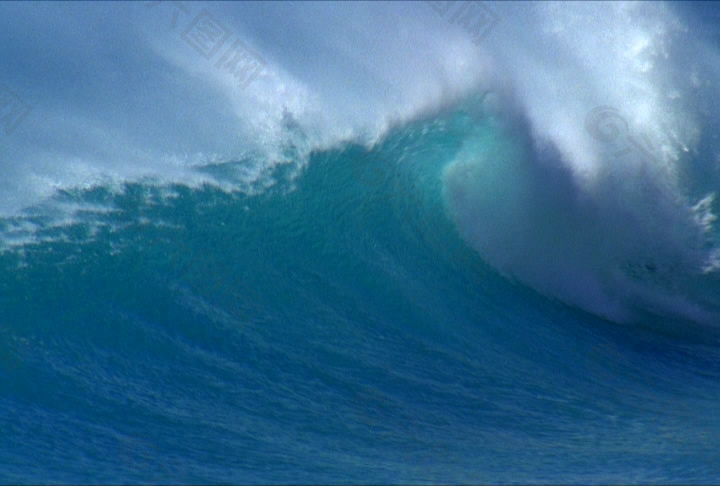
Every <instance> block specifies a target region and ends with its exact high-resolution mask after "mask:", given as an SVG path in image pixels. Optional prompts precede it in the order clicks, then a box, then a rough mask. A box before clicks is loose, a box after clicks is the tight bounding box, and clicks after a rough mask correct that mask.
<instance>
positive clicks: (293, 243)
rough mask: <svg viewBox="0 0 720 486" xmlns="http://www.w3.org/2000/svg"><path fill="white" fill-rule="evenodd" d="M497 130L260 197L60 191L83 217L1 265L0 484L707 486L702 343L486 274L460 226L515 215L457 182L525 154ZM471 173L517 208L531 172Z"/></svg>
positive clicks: (363, 149)
mask: <svg viewBox="0 0 720 486" xmlns="http://www.w3.org/2000/svg"><path fill="white" fill-rule="evenodd" d="M488 123H489V122H488V121H487V119H478V118H474V117H471V116H469V115H468V114H467V113H465V112H463V111H462V110H460V111H453V112H449V113H440V114H436V115H433V116H430V117H428V118H426V119H423V120H418V121H414V122H411V123H407V124H404V125H399V126H397V127H396V128H395V129H394V130H392V131H391V132H390V134H389V135H388V136H387V137H385V138H384V139H383V140H382V141H381V142H380V143H378V144H376V145H375V146H373V147H370V148H368V147H367V146H362V145H355V144H352V143H348V144H345V145H342V146H335V147H334V148H331V149H327V150H322V151H321V150H318V151H315V152H313V153H312V154H311V155H310V157H309V159H308V160H306V161H303V162H302V163H301V161H299V160H296V161H295V163H294V164H289V165H286V166H281V167H279V168H277V169H276V171H275V173H274V174H273V176H274V180H275V183H274V184H273V185H271V186H269V187H263V188H260V189H258V190H257V191H255V192H253V193H251V194H248V193H246V192H240V191H222V190H220V189H219V188H217V187H213V186H209V185H208V186H201V187H191V186H187V185H171V184H160V183H155V182H153V181H150V180H148V181H146V182H136V183H127V184H125V185H123V186H120V187H118V186H112V187H111V186H102V185H100V186H95V187H93V188H91V189H86V190H75V191H63V192H61V193H59V194H57V195H56V196H54V201H53V202H54V206H53V207H62V205H66V206H73V207H80V208H81V209H80V210H78V211H77V212H76V217H75V218H74V219H73V220H72V221H69V222H65V223H63V224H60V223H58V218H57V217H51V216H49V215H48V214H49V213H48V211H49V210H48V211H45V210H41V209H36V210H35V212H34V213H33V212H26V213H25V215H23V216H18V217H15V218H12V219H5V220H3V221H2V222H0V225H2V226H3V230H4V231H7V230H8V228H11V227H12V228H16V227H17V228H22V227H28V228H31V229H32V232H31V233H32V234H33V239H32V240H30V241H27V242H25V243H24V244H18V245H15V246H12V247H8V248H6V249H5V251H3V253H2V254H0V269H2V270H1V271H0V335H1V337H2V339H0V377H1V379H0V417H1V418H0V424H1V425H0V426H1V427H2V428H1V429H0V430H1V432H0V465H2V467H0V481H2V482H34V483H37V482H43V483H45V482H63V483H64V482H72V483H87V482H93V483H96V482H112V483H127V482H163V483H168V482H173V483H174V482H182V483H195V482H243V483H244V482H261V483H280V482H291V483H326V482H333V483H345V482H351V483H396V482H402V483H423V482H464V483H468V482H473V483H479V482H493V483H495V482H523V483H529V482H582V483H608V482H623V483H626V482H663V483H668V482H682V483H685V482H717V481H718V479H719V478H720V451H718V448H717V434H718V431H719V430H720V414H719V413H718V407H717V404H718V403H719V402H718V400H720V385H719V383H720V365H719V364H718V363H720V360H719V358H720V347H719V346H718V341H717V338H716V335H715V333H713V332H711V331H709V330H707V329H705V328H704V326H702V325H699V324H698V325H692V326H685V327H682V329H684V331H682V332H681V331H678V329H677V328H676V327H673V328H672V329H671V330H668V329H666V326H665V325H664V324H665V320H666V319H665V318H664V317H663V316H662V315H658V313H657V312H655V311H653V312H654V314H653V313H649V314H634V316H635V317H634V318H633V319H632V322H630V323H628V322H624V323H618V322H615V321H613V320H610V319H606V318H604V316H601V315H598V314H597V313H595V312H592V307H591V306H590V307H583V306H582V305H574V304H575V302H574V301H573V296H574V295H575V294H570V296H569V297H568V298H565V297H567V295H566V294H562V293H559V294H553V291H554V290H555V288H554V287H552V286H550V287H542V286H540V287H539V288H538V287H537V286H534V285H532V284H530V285H528V284H527V282H528V279H526V278H524V277H526V276H527V275H528V273H527V272H525V273H523V269H522V268H521V269H520V270H519V271H517V272H516V271H515V270H517V268H515V267H510V268H509V269H508V270H507V271H504V270H502V269H501V270H498V269H497V266H495V265H490V264H488V261H487V259H486V258H483V256H482V255H481V252H479V251H478V247H477V246H476V245H475V244H474V242H475V241H476V240H473V239H472V238H473V237H474V236H477V235H474V236H473V235H472V234H470V233H468V231H467V229H463V226H462V223H463V221H464V219H463V217H464V216H462V215H461V216H458V214H459V213H458V211H460V212H462V211H465V212H464V213H463V214H470V213H472V214H473V215H475V216H478V215H480V216H483V217H488V216H490V215H495V216H497V214H498V213H502V214H503V215H507V214H513V211H512V210H511V209H508V208H507V207H504V206H502V205H501V206H497V207H492V208H490V209H489V210H488V208H487V207H486V206H483V205H480V206H478V207H477V208H475V209H473V210H472V211H471V210H469V209H462V208H460V206H458V204H459V203H458V201H459V199H458V198H457V197H455V196H453V194H454V193H453V192H452V190H453V188H457V187H458V184H461V182H462V180H458V179H457V178H455V179H453V177H456V176H457V170H458V169H457V167H458V166H457V165H455V166H453V164H458V160H459V158H458V157H459V156H458V154H462V152H463V150H465V149H464V147H467V144H468V143H471V144H474V146H478V145H479V146H481V147H484V150H487V151H490V152H493V151H494V152H493V153H494V154H495V155H497V154H498V153H505V152H504V151H507V150H510V152H511V153H513V154H516V155H517V153H516V151H517V150H521V149H518V148H517V147H522V146H523V142H522V140H521V139H512V138H511V139H507V136H508V135H507V134H506V133H503V132H502V130H501V129H500V128H498V127H497V126H495V125H493V123H489V124H488ZM493 144H495V145H493ZM503 144H509V145H507V147H516V148H515V149H512V148H503V147H506V146H505V145H503ZM491 145H492V146H494V147H495V148H494V149H490V148H488V147H489V146H491ZM476 148H477V147H476ZM498 151H499V152H498ZM476 153H477V152H476ZM480 153H482V150H481V151H480ZM511 158H512V159H513V160H514V161H516V162H517V160H518V159H522V157H520V156H515V155H514V156H513V157H511ZM251 162H252V161H240V162H237V163H233V164H227V165H226V166H223V167H220V168H219V169H218V170H226V171H228V172H232V170H236V169H238V168H242V167H244V166H245V165H247V164H249V163H251ZM453 167H455V168H454V169H453ZM483 167H484V170H485V171H490V172H491V173H492V174H495V178H494V179H492V180H491V183H487V180H485V183H483V184H481V185H483V186H486V187H484V188H485V189H487V188H488V187H489V188H494V189H495V190H496V193H495V196H494V199H493V200H494V201H498V200H503V195H504V197H506V198H507V199H509V200H512V199H513V198H514V197H515V196H514V194H515V192H518V191H517V190H516V189H513V187H514V186H513V184H514V183H516V182H517V181H515V180H513V174H516V173H521V171H520V172H518V171H515V169H513V167H512V166H508V165H497V167H495V166H492V165H490V166H488V165H484V166H483ZM493 167H495V169H493ZM500 169H502V171H504V172H502V173H500V175H498V172H492V171H494V170H495V171H497V170H500ZM473 170H480V169H477V168H476V169H473ZM538 170H539V169H538ZM453 171H455V172H453ZM481 172H482V171H481ZM453 173H455V176H453ZM482 174H487V172H485V173H476V174H475V179H474V181H475V183H476V184H480V182H479V181H480V180H482V179H478V177H481V176H482ZM553 174H554V175H553ZM536 175H537V176H538V177H539V179H537V178H536V179H533V181H535V182H533V183H538V182H537V181H545V182H543V183H547V181H549V180H550V179H552V180H557V179H558V178H561V176H562V174H556V173H555V172H552V171H551V172H547V173H546V172H542V171H541V172H539V173H538V174H536ZM503 184H504V185H503ZM554 187H556V188H557V187H563V186H562V185H558V186H554ZM464 190H466V191H473V190H476V189H472V188H469V189H468V188H465V189H464ZM513 191H515V192H513ZM555 191H556V194H557V189H555ZM523 194H527V192H526V191H525V192H523ZM518 197H519V196H518ZM523 197H524V196H523ZM530 199H531V203H532V204H533V206H535V207H539V205H540V204H541V203H540V202H538V201H539V200H534V199H532V198H530ZM518 200H519V199H518ZM543 201H545V200H544V199H543ZM545 202H547V203H548V204H549V205H550V206H549V207H552V208H556V207H557V206H556V205H557V204H558V203H557V201H549V202H548V201H545ZM518 204H520V203H518ZM82 208H86V209H82ZM98 208H104V209H103V210H99V209H98ZM473 211H475V212H473ZM478 211H479V212H478ZM483 211H489V212H483ZM504 211H505V213H503V212H504ZM538 211H540V210H538ZM538 214H542V212H540V213H538ZM560 221H561V222H562V221H565V220H563V219H562V218H560ZM568 221H571V222H572V221H575V220H574V219H572V218H570V219H569V220H568ZM492 224H493V225H499V226H498V228H499V227H500V226H502V227H503V228H504V229H503V231H504V230H505V229H507V228H512V225H513V224H516V225H517V224H518V222H517V221H515V222H513V221H508V220H501V219H500V218H499V217H498V218H496V219H495V220H493V223H492ZM503 225H505V226H503ZM493 227H495V226H488V227H487V228H486V230H487V231H490V230H491V229H492V228H493ZM518 231H520V234H519V237H521V238H523V242H524V245H526V247H527V248H528V254H533V251H534V250H531V249H532V248H533V242H532V241H528V240H527V237H528V234H523V233H522V231H521V230H518ZM566 231H569V230H566ZM29 232H30V231H29ZM510 233H512V232H510ZM500 234H501V235H502V234H503V233H502V232H501V233H500ZM499 239H500V240H502V238H499ZM495 243H496V242H495V240H493V239H492V238H490V239H489V240H488V241H481V242H480V243H478V245H479V246H480V248H486V249H487V248H491V246H492V245H494V244H495ZM507 246H508V245H507V244H505V246H504V247H507ZM633 255H634V254H633ZM568 259H569V260H572V255H571V256H569V257H568ZM500 266H501V267H502V265H500ZM531 269H532V271H531V272H530V273H531V274H532V275H531V277H530V278H529V281H530V282H533V279H534V278H535V277H536V276H537V273H533V272H536V271H540V270H538V269H537V268H535V267H531ZM568 275H570V274H566V275H564V278H566V277H567V278H569V277H568ZM538 278H540V277H538ZM542 278H546V277H545V276H543V277H542ZM574 285H575V286H576V287H577V286H582V285H583V282H581V281H579V282H575V283H574ZM711 294H712V292H711ZM714 295H717V294H714ZM698 299H699V301H703V299H704V297H702V296H700V297H698ZM637 315H641V317H637ZM649 316H650V317H649ZM673 319H675V318H674V317H673ZM688 329H692V332H689V331H688ZM685 331H688V332H685Z"/></svg>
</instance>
